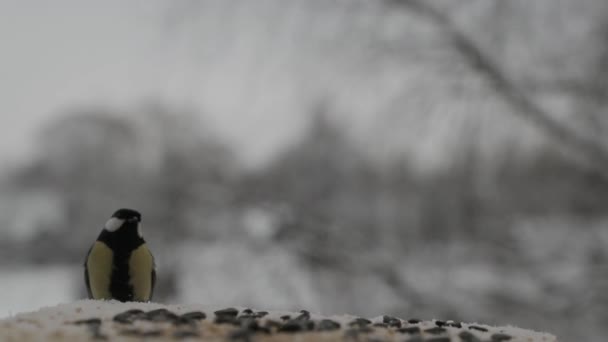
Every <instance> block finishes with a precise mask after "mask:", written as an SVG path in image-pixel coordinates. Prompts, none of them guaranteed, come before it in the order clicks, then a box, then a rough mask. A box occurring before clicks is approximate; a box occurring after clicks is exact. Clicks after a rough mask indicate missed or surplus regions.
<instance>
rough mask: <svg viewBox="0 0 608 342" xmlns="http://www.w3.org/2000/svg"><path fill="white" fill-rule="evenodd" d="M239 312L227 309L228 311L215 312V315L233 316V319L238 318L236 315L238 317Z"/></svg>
mask: <svg viewBox="0 0 608 342" xmlns="http://www.w3.org/2000/svg"><path fill="white" fill-rule="evenodd" d="M238 313H239V310H237V309H235V308H226V309H222V310H217V311H215V312H214V314H215V315H216V316H231V317H236V315H238Z"/></svg>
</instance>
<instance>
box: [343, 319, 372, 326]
mask: <svg viewBox="0 0 608 342" xmlns="http://www.w3.org/2000/svg"><path fill="white" fill-rule="evenodd" d="M369 324H372V321H370V320H369V319H365V318H356V319H355V320H353V321H351V322H350V323H348V325H350V326H351V327H352V326H360V327H364V326H366V325H369Z"/></svg>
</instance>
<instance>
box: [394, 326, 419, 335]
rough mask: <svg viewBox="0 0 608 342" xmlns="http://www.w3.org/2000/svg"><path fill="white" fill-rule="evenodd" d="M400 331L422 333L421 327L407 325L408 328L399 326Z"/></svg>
mask: <svg viewBox="0 0 608 342" xmlns="http://www.w3.org/2000/svg"><path fill="white" fill-rule="evenodd" d="M397 331H398V332H400V333H402V334H410V335H414V334H420V328H419V327H417V326H416V327H407V328H399V329H397Z"/></svg>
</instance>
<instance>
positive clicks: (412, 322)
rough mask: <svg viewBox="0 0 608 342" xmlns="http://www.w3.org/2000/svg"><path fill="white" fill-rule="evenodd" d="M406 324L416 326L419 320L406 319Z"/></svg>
mask: <svg viewBox="0 0 608 342" xmlns="http://www.w3.org/2000/svg"><path fill="white" fill-rule="evenodd" d="M407 322H408V323H409V324H418V323H420V320H419V319H418V318H411V319H408V320H407Z"/></svg>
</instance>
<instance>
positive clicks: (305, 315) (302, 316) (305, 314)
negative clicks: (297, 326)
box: [295, 310, 310, 321]
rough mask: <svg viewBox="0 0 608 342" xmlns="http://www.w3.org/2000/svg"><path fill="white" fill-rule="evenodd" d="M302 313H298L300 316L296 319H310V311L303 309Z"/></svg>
mask: <svg viewBox="0 0 608 342" xmlns="http://www.w3.org/2000/svg"><path fill="white" fill-rule="evenodd" d="M300 312H301V314H299V315H298V317H296V318H295V319H296V320H298V321H302V320H309V319H310V313H309V312H308V311H306V310H302V311H300Z"/></svg>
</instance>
